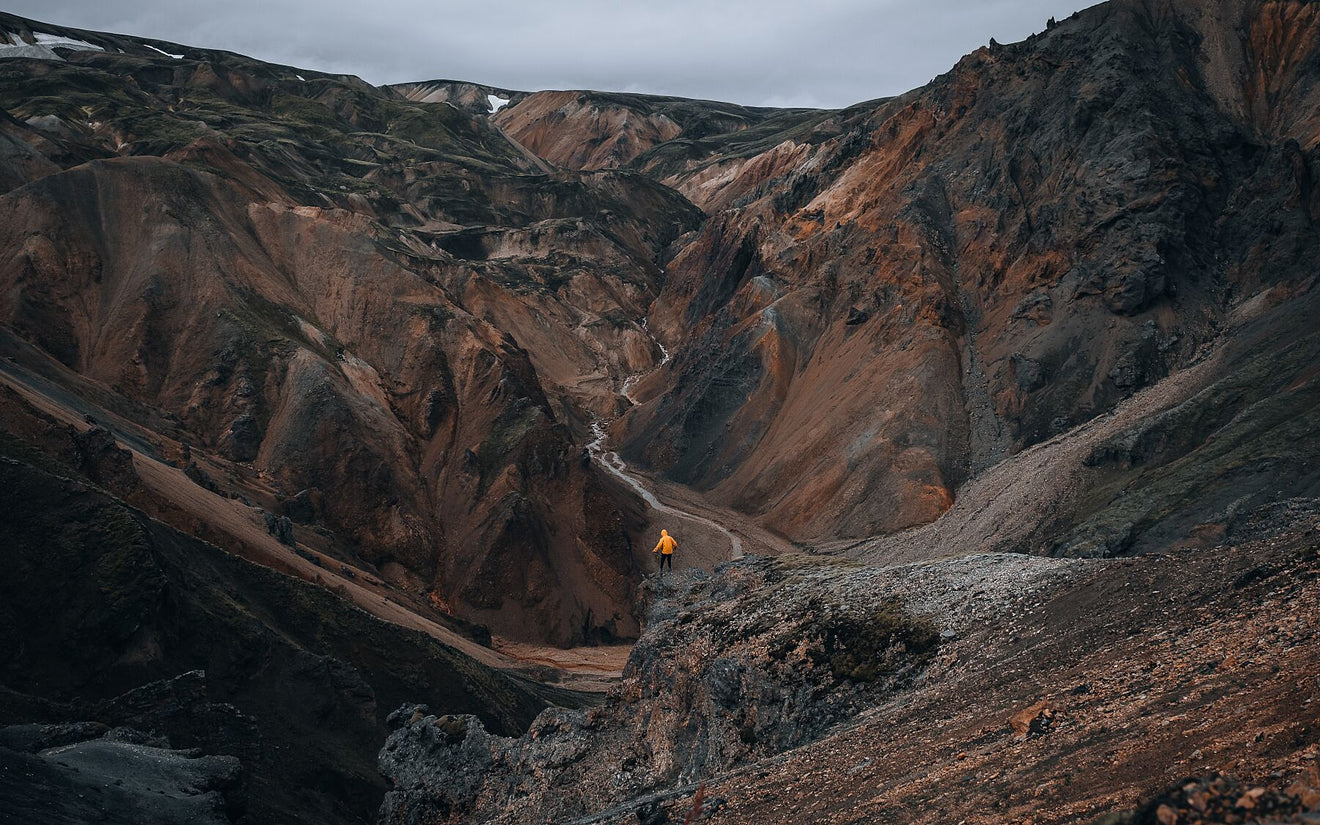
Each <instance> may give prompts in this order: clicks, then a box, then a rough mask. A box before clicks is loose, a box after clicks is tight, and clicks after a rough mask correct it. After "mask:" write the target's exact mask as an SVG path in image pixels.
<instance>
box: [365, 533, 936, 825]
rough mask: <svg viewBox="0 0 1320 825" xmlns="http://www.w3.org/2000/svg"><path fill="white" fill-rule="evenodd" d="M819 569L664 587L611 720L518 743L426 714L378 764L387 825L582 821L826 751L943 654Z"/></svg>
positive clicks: (536, 727)
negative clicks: (686, 786)
mask: <svg viewBox="0 0 1320 825" xmlns="http://www.w3.org/2000/svg"><path fill="white" fill-rule="evenodd" d="M863 572H864V571H862V570H861V569H860V568H857V567H854V566H851V565H845V566H834V565H828V564H826V565H821V564H820V563H819V562H817V561H811V562H807V561H804V560H795V559H776V560H769V559H761V558H748V559H746V560H744V561H741V562H738V563H734V564H732V565H728V566H726V567H725V568H723V569H722V570H721V571H720V573H718V574H717V575H716V576H714V577H707V576H705V575H704V574H702V573H701V572H700V571H694V570H693V571H679V573H678V574H676V575H674V576H673V577H671V578H669V579H667V580H666V581H667V583H666V584H663V585H658V586H657V592H655V593H654V594H653V598H654V601H653V602H652V604H651V607H650V610H649V618H650V624H649V626H648V628H647V631H646V632H645V634H643V636H642V638H641V639H640V640H639V641H638V643H637V645H636V646H635V647H634V648H633V652H632V655H631V656H630V658H629V660H628V664H627V667H626V669H625V671H624V677H623V682H622V684H621V686H620V688H619V689H618V690H617V691H616V692H615V693H613V694H612V695H611V697H610V699H609V701H608V703H607V704H606V705H605V706H603V707H597V708H591V709H588V710H577V711H574V710H564V709H560V708H550V709H547V710H545V711H543V712H542V713H541V715H540V716H538V717H537V719H536V721H535V722H534V723H533V724H532V726H531V728H530V729H529V730H528V732H527V733H526V734H525V735H523V736H522V737H519V738H505V737H498V736H492V735H491V734H490V733H488V732H487V731H486V729H485V728H484V727H483V726H482V725H481V723H480V722H479V721H478V720H477V719H476V718H474V717H471V716H434V715H430V714H425V713H423V712H421V711H420V710H419V709H417V708H416V707H415V706H405V707H403V708H400V709H399V710H398V711H396V712H395V714H393V715H392V717H391V718H392V719H393V720H394V722H395V723H397V724H399V725H400V727H399V728H398V729H397V730H396V731H395V732H394V733H393V734H391V736H390V738H389V740H388V741H387V743H386V745H385V748H384V749H383V750H382V751H381V754H380V768H381V772H382V773H384V774H385V775H386V776H387V777H389V778H390V780H391V782H392V783H393V786H394V790H392V791H391V792H390V794H389V796H388V797H387V799H386V802H385V805H384V807H383V808H382V820H383V821H384V822H388V823H415V822H431V821H439V822H488V821H489V822H508V823H513V822H526V821H534V820H538V819H554V818H562V817H568V816H574V815H581V814H583V813H585V812H587V811H589V810H598V809H600V808H603V807H608V806H609V805H611V804H616V803H617V802H619V801H621V800H626V799H633V798H636V797H639V796H641V795H643V794H646V793H648V792H651V791H655V790H657V789H660V788H666V787H670V786H673V785H675V784H683V783H688V782H695V781H698V780H700V779H701V778H703V777H707V776H711V775H713V774H714V773H716V772H719V771H721V770H724V769H726V768H729V767H731V766H734V765H738V764H741V763H744V762H747V761H750V760H754V759H757V758H762V757H765V756H769V755H773V754H776V753H779V752H782V751H784V750H787V749H789V748H792V747H795V746H798V745H801V744H804V743H806V742H810V741H813V740H814V739H817V738H819V737H820V736H821V735H823V734H824V733H825V732H826V731H827V730H829V729H830V728H831V727H832V726H833V725H836V724H838V723H839V722H841V721H843V720H845V719H847V718H848V717H850V716H852V715H853V714H855V713H856V712H857V711H858V710H860V709H862V708H865V707H867V706H869V705H871V704H874V703H875V702H877V701H879V700H880V699H881V698H882V697H884V696H886V695H888V694H890V693H892V692H893V691H895V690H898V689H901V688H903V687H904V686H905V685H907V684H909V683H911V682H912V680H914V679H916V678H918V677H919V676H920V674H921V672H922V668H923V666H924V665H925V663H926V662H927V661H929V659H930V657H931V656H932V655H933V654H934V652H935V650H936V648H937V647H938V645H939V633H938V631H937V629H936V628H935V626H934V624H933V623H931V622H930V621H928V620H925V619H923V618H920V617H916V616H913V615H912V614H911V613H909V612H908V611H907V610H905V609H904V607H903V604H902V601H901V599H900V598H899V597H898V596H897V595H896V592H897V591H896V589H895V588H892V587H880V588H870V587H856V586H854V585H853V584H852V583H851V582H850V581H849V580H850V579H851V578H853V577H855V576H856V575H858V574H860V573H863Z"/></svg>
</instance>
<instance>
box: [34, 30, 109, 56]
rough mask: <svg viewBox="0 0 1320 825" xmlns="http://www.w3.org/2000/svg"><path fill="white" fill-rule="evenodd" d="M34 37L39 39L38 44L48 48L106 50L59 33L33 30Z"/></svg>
mask: <svg viewBox="0 0 1320 825" xmlns="http://www.w3.org/2000/svg"><path fill="white" fill-rule="evenodd" d="M32 39H33V40H36V41H37V45H38V46H45V47H46V48H48V49H73V50H74V51H81V52H103V51H105V49H103V48H101V47H100V46H96V45H93V44H91V43H88V42H87V41H86V40H74V39H73V38H72V37H62V36H60V35H58V34H46V33H45V32H33V33H32Z"/></svg>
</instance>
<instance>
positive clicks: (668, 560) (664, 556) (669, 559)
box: [660, 553, 674, 570]
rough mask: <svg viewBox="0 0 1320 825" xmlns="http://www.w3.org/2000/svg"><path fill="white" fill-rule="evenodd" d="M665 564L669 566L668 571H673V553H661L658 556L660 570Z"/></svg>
mask: <svg viewBox="0 0 1320 825" xmlns="http://www.w3.org/2000/svg"><path fill="white" fill-rule="evenodd" d="M666 564H668V565H669V569H670V570H673V569H674V554H673V553H661V554H660V569H661V570H664V569H665V565H666Z"/></svg>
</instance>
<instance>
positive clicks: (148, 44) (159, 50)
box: [142, 43, 183, 60]
mask: <svg viewBox="0 0 1320 825" xmlns="http://www.w3.org/2000/svg"><path fill="white" fill-rule="evenodd" d="M142 45H144V46H146V47H147V48H148V49H151V50H152V51H153V52H155V53H156V54H163V55H165V56H166V57H172V58H174V59H175V60H182V59H183V55H181V54H170V53H169V52H167V51H165V50H164V49H158V48H156V47H155V46H153V45H151V44H150V43H143V44H142Z"/></svg>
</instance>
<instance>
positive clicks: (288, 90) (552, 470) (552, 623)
mask: <svg viewBox="0 0 1320 825" xmlns="http://www.w3.org/2000/svg"><path fill="white" fill-rule="evenodd" d="M0 26H3V27H4V28H5V29H6V30H7V31H9V32H12V36H13V37H17V38H20V39H22V38H27V39H29V40H31V39H33V38H34V35H33V30H34V28H35V29H36V30H37V33H39V34H43V36H47V35H49V36H56V35H58V36H63V37H66V38H71V39H78V40H80V41H81V42H85V43H88V44H89V45H95V46H98V47H99V48H100V50H99V51H92V50H87V49H81V50H77V51H68V50H57V51H58V52H59V54H58V55H57V57H59V58H60V59H57V60H44V61H32V60H22V59H8V60H3V61H0V96H3V100H2V101H0V102H2V103H3V108H4V109H5V110H6V111H7V112H8V115H7V118H6V119H5V121H4V123H3V124H2V126H3V129H2V131H3V132H4V134H5V135H6V138H5V139H6V141H7V143H6V145H7V146H9V147H10V149H9V151H8V152H7V153H6V154H5V155H4V159H3V166H4V171H3V173H0V179H3V180H6V181H8V182H9V191H8V193H7V194H5V195H3V200H4V201H5V203H4V208H5V211H6V214H8V215H11V216H12V217H11V220H9V221H6V223H5V227H4V230H3V233H4V238H3V239H2V240H0V244H2V245H3V248H4V249H5V250H6V252H5V255H4V258H3V261H0V272H3V274H2V275H0V279H2V280H3V281H4V283H5V290H4V295H5V297H4V299H3V300H2V301H0V319H2V320H0V323H3V325H4V326H5V327H6V328H7V329H8V330H10V331H12V333H13V335H14V336H15V339H14V340H12V341H11V342H10V346H9V347H8V348H7V350H6V354H8V355H9V356H10V357H12V358H16V359H22V360H23V363H24V364H25V368H26V369H33V370H36V371H38V372H41V373H44V374H46V375H48V376H53V377H56V380H58V381H59V382H62V383H63V384H64V386H65V387H66V389H68V390H69V391H71V392H74V393H75V394H77V393H84V394H85V393H86V392H87V391H88V388H89V387H90V388H93V391H94V392H95V394H96V395H97V399H96V400H97V403H101V404H108V405H110V408H115V407H123V406H132V405H145V406H146V407H148V408H150V409H152V410H155V411H158V413H159V414H160V418H159V420H158V421H157V423H156V426H157V432H156V435H157V437H158V438H157V440H156V442H155V445H154V447H155V449H157V450H158V451H159V453H160V454H161V455H166V456H171V457H176V458H175V459H174V460H177V461H179V462H180V466H183V465H184V464H187V463H188V460H190V459H187V458H177V457H179V456H183V455H192V454H193V453H194V452H195V453H196V455H197V458H198V460H203V461H207V462H210V465H209V466H212V467H213V468H214V469H215V470H216V472H215V473H212V480H213V481H214V482H215V483H217V484H218V485H219V487H220V489H221V491H222V492H224V493H225V494H232V495H235V496H243V497H245V498H247V499H250V500H254V501H259V502H261V503H262V505H263V506H265V508H266V509H268V510H271V511H274V512H277V513H278V512H284V513H286V514H291V515H293V516H296V517H297V518H298V519H299V520H300V522H301V523H302V525H304V526H300V528H299V531H300V533H301V534H302V535H303V536H304V541H310V542H312V544H313V545H315V546H316V547H317V549H324V550H326V551H328V552H330V553H331V554H332V555H333V556H336V557H337V558H340V559H342V560H344V561H346V562H349V563H351V564H354V565H358V566H362V567H363V568H364V569H367V570H374V571H376V572H377V573H379V574H381V575H384V576H386V577H387V578H388V579H389V580H390V581H392V582H393V583H395V584H396V585H398V586H399V587H401V588H404V589H406V590H408V591H410V592H411V593H413V594H414V596H415V597H416V599H417V601H418V602H419V603H426V602H427V601H428V599H429V600H430V602H431V603H433V604H435V605H438V606H439V608H440V609H441V610H445V611H452V612H453V613H456V614H457V615H459V616H461V617H463V618H466V619H469V620H474V621H480V622H484V623H487V624H489V625H490V626H491V627H492V629H493V630H495V632H497V633H503V634H507V635H511V636H516V637H522V638H526V639H529V640H533V641H551V642H554V643H557V644H570V643H573V642H576V641H581V640H584V639H600V638H611V637H628V636H633V635H635V634H636V632H637V621H636V618H635V616H634V613H633V599H632V588H633V583H634V582H635V580H636V579H637V578H638V575H639V574H638V572H637V566H638V557H637V556H635V555H634V553H633V550H632V541H631V538H630V531H632V532H635V531H637V530H639V529H640V528H641V525H640V524H639V523H638V522H637V521H636V520H635V519H634V518H632V517H631V516H627V517H625V513H626V512H631V511H632V509H634V508H635V507H636V505H635V504H634V503H633V502H632V500H631V498H630V496H631V494H630V493H628V492H625V490H624V489H622V488H619V487H617V486H615V485H614V483H613V482H611V481H609V480H608V476H602V475H601V474H600V471H599V470H598V469H596V468H594V467H592V466H591V465H590V464H583V463H582V462H580V461H579V454H580V452H581V446H580V442H579V441H577V438H578V437H579V436H575V434H574V433H575V432H576V433H578V434H579V435H580V434H581V433H584V432H585V427H584V426H583V424H582V421H583V418H584V417H585V413H586V411H590V410H595V411H597V412H598V413H600V414H607V415H609V414H612V413H613V411H614V408H615V404H616V401H615V398H614V379H613V378H612V376H611V373H612V372H615V371H620V372H628V371H632V370H635V369H638V368H641V367H644V366H646V365H649V364H650V363H651V362H652V361H653V360H654V359H656V358H657V357H658V354H657V352H656V350H655V347H654V344H653V343H652V341H651V339H650V337H649V335H647V333H646V332H645V330H644V329H643V328H642V327H641V324H640V320H641V317H642V315H643V313H644V311H645V307H646V306H647V305H648V303H649V302H650V300H651V299H652V298H653V297H654V295H655V293H656V291H657V290H658V287H659V283H658V281H659V268H658V266H657V260H658V259H659V258H660V257H661V255H662V250H663V249H664V248H665V246H666V245H667V244H668V242H669V241H670V240H672V239H673V238H674V237H676V236H677V235H678V234H679V233H681V232H684V231H687V230H689V229H691V228H692V227H694V226H695V225H696V223H697V221H698V220H699V219H700V215H699V213H698V212H697V210H696V209H695V208H693V207H692V206H691V205H690V204H688V203H686V202H685V201H684V200H683V199H682V198H681V197H679V196H677V195H675V194H674V193H672V192H671V191H669V190H667V189H665V188H663V187H661V186H658V185H656V184H654V183H652V182H650V181H649V180H647V179H646V178H643V177H640V176H637V175H633V174H628V173H614V172H603V173H594V174H586V175H579V174H575V173H556V174H553V175H551V174H546V173H544V172H542V164H541V163H540V161H538V160H537V159H535V158H533V157H529V156H528V155H527V154H526V152H525V151H524V150H522V149H521V148H520V147H518V146H516V145H515V144H513V143H511V142H510V141H509V140H508V139H507V138H505V137H504V136H503V134H502V133H501V132H499V131H498V130H497V129H495V128H494V127H492V126H490V125H489V124H488V123H487V121H486V119H485V118H484V117H474V116H472V115H470V114H468V113H466V112H461V111H459V110H456V109H454V108H453V107H452V106H449V105H447V104H440V103H436V104H431V103H413V102H410V101H407V100H402V99H401V98H400V96H399V95H398V93H396V92H393V91H391V90H380V89H375V88H373V87H370V86H368V85H366V84H364V83H362V82H361V81H358V80H356V79H354V78H341V77H330V76H326V75H315V74H311V75H309V74H299V73H298V72H296V71H294V70H292V69H285V68H284V67H278V66H271V65H268V64H263V63H259V62H258V61H254V60H251V59H248V58H243V57H240V56H237V55H232V54H228V53H223V52H214V51H208V50H196V49H189V48H184V47H177V46H174V45H173V44H159V45H160V48H161V49H164V51H165V52H169V53H170V54H183V57H180V58H175V57H171V56H168V55H167V54H162V53H161V51H160V50H159V49H157V48H156V47H155V46H149V45H148V44H146V43H144V42H142V41H137V40H135V39H133V38H127V37H121V36H117V35H100V34H97V33H91V32H81V31H77V30H70V29H63V28H60V27H51V26H45V25H44V24H37V23H30V22H28V21H24V20H22V19H20V18H14V17H9V16H6V17H4V18H0ZM20 342H28V343H31V344H33V345H35V348H29V347H26V346H24V345H22V344H21V343H20ZM70 371H71V372H72V373H73V375H72V376H71V375H70V374H69V373H70ZM75 377H76V379H77V380H74V379H75ZM84 382H85V383H84Z"/></svg>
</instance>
